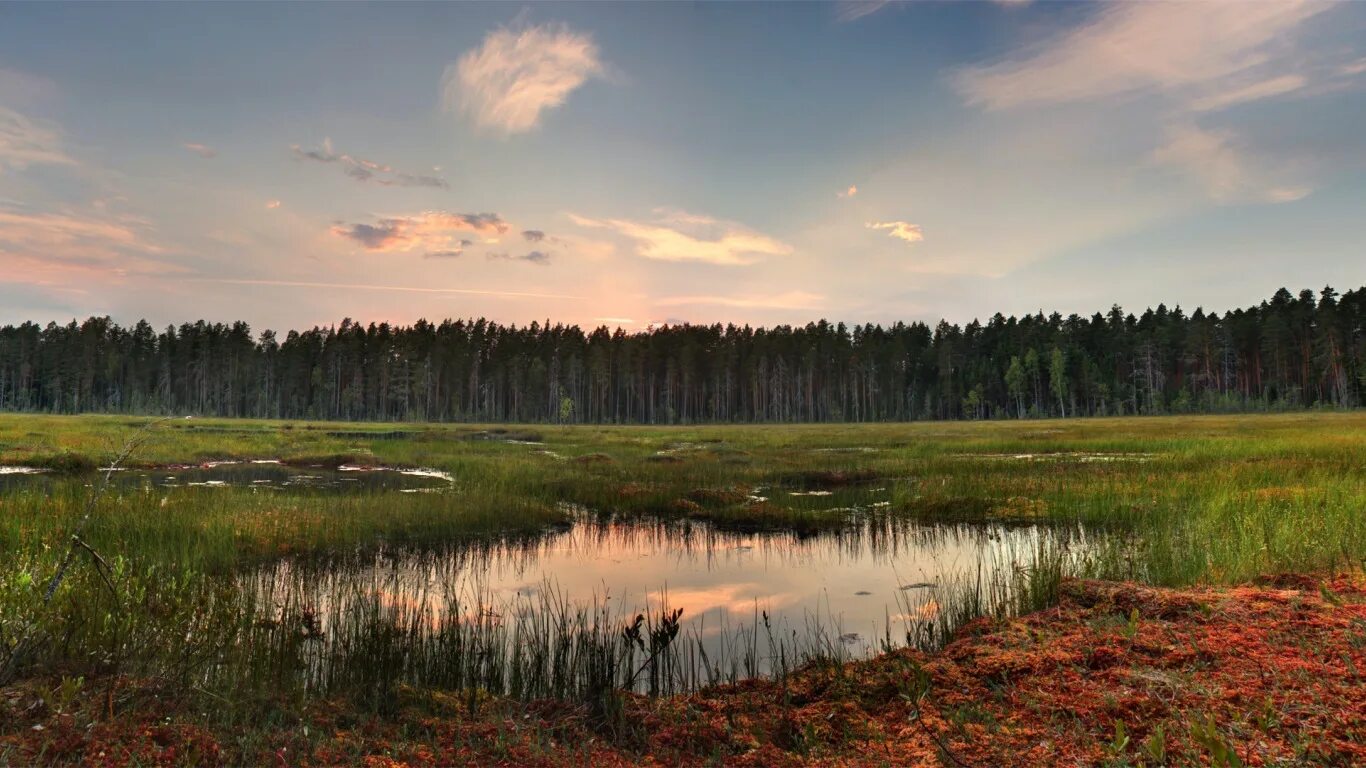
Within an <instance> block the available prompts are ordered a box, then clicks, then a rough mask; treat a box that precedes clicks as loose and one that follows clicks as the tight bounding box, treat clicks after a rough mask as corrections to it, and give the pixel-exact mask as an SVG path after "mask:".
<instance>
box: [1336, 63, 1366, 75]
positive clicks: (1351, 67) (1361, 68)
mask: <svg viewBox="0 0 1366 768" xmlns="http://www.w3.org/2000/svg"><path fill="white" fill-rule="evenodd" d="M1363 72H1366V59H1357V60H1356V61H1349V62H1347V63H1346V64H1343V65H1342V66H1340V67H1338V74H1340V75H1343V76H1344V77H1355V76H1357V75H1359V74H1361V73H1363Z"/></svg>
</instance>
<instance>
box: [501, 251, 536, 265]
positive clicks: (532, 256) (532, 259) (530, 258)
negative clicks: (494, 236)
mask: <svg viewBox="0 0 1366 768" xmlns="http://www.w3.org/2000/svg"><path fill="white" fill-rule="evenodd" d="M488 257H489V260H490V261H525V262H527V263H528V264H541V265H545V264H549V263H550V254H549V253H547V252H546V251H531V252H530V253H525V254H522V255H521V256H514V255H512V254H510V253H504V252H499V253H490V254H489V255H488Z"/></svg>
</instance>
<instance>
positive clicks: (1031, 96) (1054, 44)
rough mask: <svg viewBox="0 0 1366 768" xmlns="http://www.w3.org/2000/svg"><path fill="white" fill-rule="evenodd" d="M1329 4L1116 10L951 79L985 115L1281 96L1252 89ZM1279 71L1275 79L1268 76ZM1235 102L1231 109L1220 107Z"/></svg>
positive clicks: (1281, 65) (1278, 66)
mask: <svg viewBox="0 0 1366 768" xmlns="http://www.w3.org/2000/svg"><path fill="white" fill-rule="evenodd" d="M1332 7H1333V5H1332V4H1330V3H1318V2H1290V3H1275V2H1254V3H1240V2H1229V3H1204V2H1189V3H1163V2H1147V3H1143V2H1138V3H1116V4H1113V5H1106V6H1103V7H1102V8H1101V10H1099V11H1098V12H1097V14H1096V16H1095V17H1094V18H1093V19H1092V20H1091V21H1090V22H1088V23H1086V24H1084V25H1082V26H1081V27H1078V28H1076V29H1073V30H1071V31H1069V32H1067V33H1065V34H1064V35H1062V36H1061V38H1059V39H1056V40H1052V41H1047V42H1046V43H1044V44H1043V45H1041V46H1038V47H1037V48H1035V50H1034V51H1033V53H1032V54H1030V55H1027V56H1025V57H1023V58H1015V59H1007V60H1005V61H1002V62H999V63H996V64H992V65H989V66H984V67H975V68H972V69H968V70H965V71H963V72H960V73H959V75H958V76H957V78H956V79H955V85H956V86H957V87H958V89H959V91H960V92H961V93H962V94H963V95H964V96H965V97H966V99H967V100H968V101H969V102H970V103H972V104H976V105H979V106H982V107H984V108H986V109H1009V108H1012V107H1020V106H1026V105H1036V104H1057V103H1065V102H1082V101H1092V100H1097V99H1104V98H1112V97H1122V96H1134V95H1140V94H1143V93H1150V92H1168V93H1175V94H1180V95H1182V96H1184V97H1186V98H1191V99H1215V100H1216V101H1217V99H1218V96H1217V94H1219V93H1223V92H1228V91H1235V92H1236V91H1239V90H1242V91H1243V96H1244V97H1245V98H1244V99H1243V100H1248V99H1251V98H1263V97H1265V96H1269V95H1279V94H1283V93H1286V92H1288V91H1287V90H1286V87H1287V86H1288V84H1289V81H1286V80H1279V81H1278V82H1277V85H1278V87H1279V89H1278V88H1271V89H1269V90H1263V91H1261V92H1260V93H1259V92H1258V91H1257V84H1262V85H1263V86H1264V85H1265V83H1266V82H1269V81H1274V80H1276V78H1278V77H1279V76H1282V75H1285V74H1287V72H1286V71H1285V69H1287V68H1289V67H1291V66H1293V62H1294V59H1295V56H1294V55H1293V54H1294V50H1293V46H1289V45H1286V44H1285V43H1286V35H1287V34H1288V33H1290V32H1291V31H1293V30H1294V29H1295V27H1297V26H1298V25H1300V24H1301V23H1302V22H1304V21H1305V20H1306V19H1309V18H1310V17H1312V16H1314V15H1316V14H1319V13H1322V12H1323V11H1326V10H1328V9H1330V8H1332ZM1277 70H1279V71H1277ZM1229 103H1234V102H1229Z"/></svg>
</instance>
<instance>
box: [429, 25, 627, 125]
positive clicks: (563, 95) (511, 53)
mask: <svg viewBox="0 0 1366 768" xmlns="http://www.w3.org/2000/svg"><path fill="white" fill-rule="evenodd" d="M604 72H605V66H604V64H603V62H602V59H601V55H600V53H599V51H598V46H597V44H596V43H594V42H593V38H592V37H591V36H589V35H586V34H582V33H579V32H575V31H573V30H571V29H570V28H569V27H568V26H566V25H562V24H561V25H544V26H529V27H525V28H521V29H510V28H500V29H496V30H494V31H492V32H490V33H488V35H487V36H485V38H484V42H483V44H482V45H481V46H479V47H478V48H476V49H474V50H472V51H469V52H467V53H465V54H464V55H463V56H461V57H460V60H459V61H458V62H457V63H455V64H451V65H450V66H448V67H446V72H445V74H444V75H443V77H442V81H441V102H442V106H443V108H444V109H446V110H447V111H456V110H459V111H461V112H463V113H464V114H466V115H467V116H468V117H469V118H470V119H472V120H473V121H474V124H475V125H476V126H478V127H479V128H481V129H484V130H489V131H492V132H495V133H502V134H514V133H526V132H528V131H531V130H534V129H535V128H536V127H537V126H538V125H539V124H540V121H541V117H542V115H543V113H545V112H546V111H548V110H551V109H554V108H555V107H558V106H560V105H561V104H563V103H564V102H565V100H566V99H567V98H569V94H571V93H573V92H574V91H575V90H576V89H578V88H579V87H580V86H582V85H583V84H584V83H585V82H587V81H588V80H589V79H590V78H593V77H599V76H602V75H603V74H604Z"/></svg>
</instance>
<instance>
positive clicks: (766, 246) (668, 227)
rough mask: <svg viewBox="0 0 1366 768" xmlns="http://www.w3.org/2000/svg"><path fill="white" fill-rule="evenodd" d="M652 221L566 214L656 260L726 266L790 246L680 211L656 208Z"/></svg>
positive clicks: (782, 252) (749, 261)
mask: <svg viewBox="0 0 1366 768" xmlns="http://www.w3.org/2000/svg"><path fill="white" fill-rule="evenodd" d="M656 213H657V214H658V215H659V216H658V218H657V219H656V220H655V221H650V222H642V221H632V220H630V219H591V218H587V217H584V216H578V215H576V214H572V213H571V214H569V218H570V220H572V221H573V222H574V223H575V224H577V225H579V226H581V227H593V228H600V229H611V230H614V231H616V232H617V233H618V234H620V235H622V236H623V237H626V238H629V239H631V240H634V241H635V244H636V253H637V254H639V255H640V256H643V257H645V258H647V259H655V260H658V261H700V262H704V263H707V264H722V265H728V266H734V265H743V264H753V263H754V262H756V261H759V260H760V259H761V258H762V257H764V256H787V255H788V254H791V253H792V246H790V245H788V244H787V243H784V242H782V241H780V240H777V239H775V238H772V237H769V236H768V235H765V234H761V233H759V232H755V231H754V230H751V229H749V228H747V227H744V226H742V225H740V224H736V223H734V222H728V221H721V220H719V219H713V218H711V217H710V216H699V215H695V214H690V213H686V212H683V211H667V210H659V211H656Z"/></svg>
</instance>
